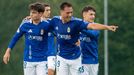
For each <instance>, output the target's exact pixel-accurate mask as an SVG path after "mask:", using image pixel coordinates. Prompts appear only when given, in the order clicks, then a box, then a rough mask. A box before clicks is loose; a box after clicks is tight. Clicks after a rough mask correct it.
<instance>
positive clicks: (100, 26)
mask: <svg viewBox="0 0 134 75" xmlns="http://www.w3.org/2000/svg"><path fill="white" fill-rule="evenodd" d="M117 28H118V26H114V25H111V26H107V25H103V24H99V23H89V24H88V26H87V29H95V30H111V31H114V32H115V31H116V29H117Z"/></svg>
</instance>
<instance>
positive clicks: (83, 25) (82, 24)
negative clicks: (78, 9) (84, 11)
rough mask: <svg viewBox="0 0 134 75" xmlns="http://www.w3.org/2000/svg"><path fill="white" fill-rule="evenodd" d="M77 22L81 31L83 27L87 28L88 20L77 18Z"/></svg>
mask: <svg viewBox="0 0 134 75" xmlns="http://www.w3.org/2000/svg"><path fill="white" fill-rule="evenodd" d="M77 23H78V24H79V29H80V31H82V30H84V29H85V30H87V26H88V24H89V23H88V22H85V21H83V20H79V21H78V22H77Z"/></svg>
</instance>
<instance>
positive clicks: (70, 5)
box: [60, 2, 72, 10]
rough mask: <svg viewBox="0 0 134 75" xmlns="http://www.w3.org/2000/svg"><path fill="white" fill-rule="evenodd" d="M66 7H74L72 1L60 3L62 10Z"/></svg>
mask: <svg viewBox="0 0 134 75" xmlns="http://www.w3.org/2000/svg"><path fill="white" fill-rule="evenodd" d="M65 7H72V4H71V3H68V2H63V3H62V4H61V5H60V10H64V8H65Z"/></svg>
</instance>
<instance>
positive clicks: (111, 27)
mask: <svg viewBox="0 0 134 75" xmlns="http://www.w3.org/2000/svg"><path fill="white" fill-rule="evenodd" d="M117 28H118V26H108V30H111V31H114V32H115V31H116V29H117Z"/></svg>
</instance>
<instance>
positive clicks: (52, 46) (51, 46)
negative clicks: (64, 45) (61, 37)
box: [48, 32, 56, 56]
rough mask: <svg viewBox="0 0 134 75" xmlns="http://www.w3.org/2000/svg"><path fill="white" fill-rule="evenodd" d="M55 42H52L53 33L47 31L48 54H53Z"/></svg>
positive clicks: (54, 52)
mask: <svg viewBox="0 0 134 75" xmlns="http://www.w3.org/2000/svg"><path fill="white" fill-rule="evenodd" d="M55 55H56V50H55V43H54V34H53V33H51V32H49V33H48V56H55Z"/></svg>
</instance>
